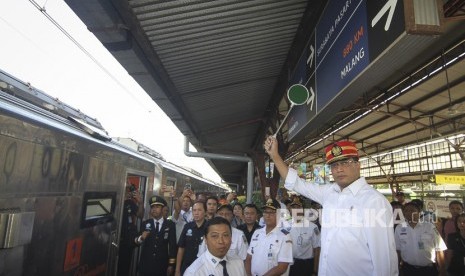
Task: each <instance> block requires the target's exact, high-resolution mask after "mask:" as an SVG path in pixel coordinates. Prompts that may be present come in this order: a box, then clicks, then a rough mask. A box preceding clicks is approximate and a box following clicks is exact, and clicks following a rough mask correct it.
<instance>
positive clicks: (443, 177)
mask: <svg viewBox="0 0 465 276" xmlns="http://www.w3.org/2000/svg"><path fill="white" fill-rule="evenodd" d="M434 182H436V184H465V175H451V174H436V175H434Z"/></svg>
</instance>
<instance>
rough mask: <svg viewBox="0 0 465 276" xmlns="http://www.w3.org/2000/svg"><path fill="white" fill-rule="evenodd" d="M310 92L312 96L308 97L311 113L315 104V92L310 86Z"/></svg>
mask: <svg viewBox="0 0 465 276" xmlns="http://www.w3.org/2000/svg"><path fill="white" fill-rule="evenodd" d="M309 92H310V93H311V94H312V95H311V96H310V97H308V100H307V105H309V104H310V102H311V104H310V111H313V103H314V102H315V91H313V87H311V86H310V89H309Z"/></svg>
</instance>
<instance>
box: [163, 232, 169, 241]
mask: <svg viewBox="0 0 465 276" xmlns="http://www.w3.org/2000/svg"><path fill="white" fill-rule="evenodd" d="M164 239H165V240H167V239H168V232H165V237H164Z"/></svg>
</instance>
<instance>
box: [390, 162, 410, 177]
mask: <svg viewBox="0 0 465 276" xmlns="http://www.w3.org/2000/svg"><path fill="white" fill-rule="evenodd" d="M394 172H395V173H396V174H402V173H409V172H410V169H409V163H408V162H398V163H394Z"/></svg>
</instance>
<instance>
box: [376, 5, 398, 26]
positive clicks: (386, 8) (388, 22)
mask: <svg viewBox="0 0 465 276" xmlns="http://www.w3.org/2000/svg"><path fill="white" fill-rule="evenodd" d="M396 5H397V0H388V1H387V2H386V4H385V5H384V7H383V8H382V9H381V10H380V11H379V12H378V14H377V15H376V16H375V18H373V20H371V27H374V26H375V25H376V23H378V21H379V20H380V19H381V17H383V15H384V14H385V13H386V12H387V11H389V14H388V17H387V20H386V24H385V25H384V30H385V31H387V30H389V27H390V26H391V21H392V16H393V15H394V10H395V9H396Z"/></svg>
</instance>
